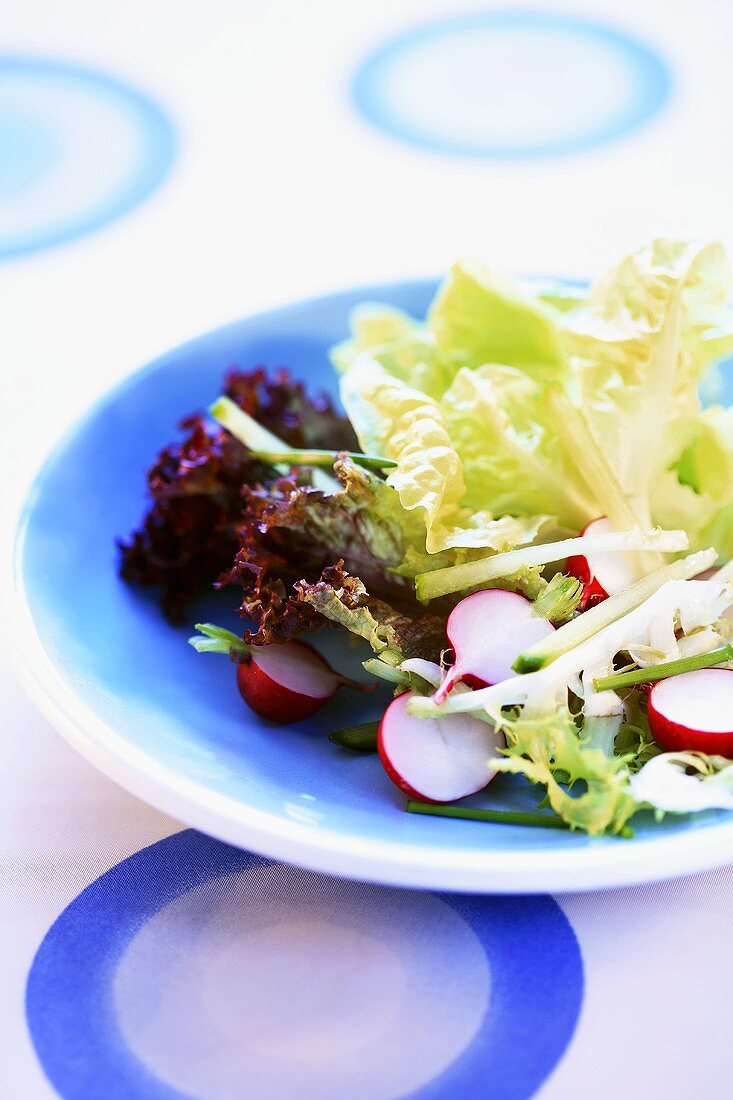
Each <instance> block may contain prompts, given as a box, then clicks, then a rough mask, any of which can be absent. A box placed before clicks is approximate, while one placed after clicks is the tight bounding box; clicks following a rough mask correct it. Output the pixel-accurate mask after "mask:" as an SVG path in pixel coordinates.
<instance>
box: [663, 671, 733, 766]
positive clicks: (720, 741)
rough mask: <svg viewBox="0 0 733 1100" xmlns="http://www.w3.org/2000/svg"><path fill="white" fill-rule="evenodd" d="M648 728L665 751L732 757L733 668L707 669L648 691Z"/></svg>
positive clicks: (670, 680) (666, 681)
mask: <svg viewBox="0 0 733 1100" xmlns="http://www.w3.org/2000/svg"><path fill="white" fill-rule="evenodd" d="M649 728H650V729H651V731H652V734H653V736H654V740H655V741H656V742H657V744H658V745H659V746H660V747H661V748H663V749H664V750H665V751H666V752H683V751H685V750H687V751H690V750H692V751H695V752H706V753H711V754H713V755H718V756H730V757H733V669H728V668H704V669H698V670H697V671H695V672H683V673H682V674H681V675H680V676H670V678H669V679H668V680H660V681H659V683H657V684H655V685H654V687H653V688H652V689H651V691H650V692H649Z"/></svg>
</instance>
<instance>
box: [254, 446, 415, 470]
mask: <svg viewBox="0 0 733 1100" xmlns="http://www.w3.org/2000/svg"><path fill="white" fill-rule="evenodd" d="M252 454H253V455H254V456H255V458H259V459H262V461H263V462H266V463H267V464H268V465H269V466H278V465H281V464H285V465H288V466H323V467H326V468H328V469H330V468H331V467H332V466H333V464H334V462H335V461H336V459H337V458H340V457H341V456H344V457H346V458H350V459H351V461H352V462H353V463H355V464H356V465H357V466H363V467H364V469H365V470H390V469H392V468H393V467H395V466H396V465H397V463H396V462H394V461H393V460H392V459H391V458H383V457H382V456H381V455H365V454H360V453H358V452H357V451H314V450H305V451H270V450H267V451H263V450H253V451H252Z"/></svg>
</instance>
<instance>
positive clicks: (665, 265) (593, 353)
mask: <svg viewBox="0 0 733 1100" xmlns="http://www.w3.org/2000/svg"><path fill="white" fill-rule="evenodd" d="M729 293H730V274H729V271H728V267H727V262H726V259H725V254H724V252H723V249H722V247H721V246H720V245H717V244H710V245H699V244H695V243H689V242H684V241H668V240H657V241H653V242H652V243H651V244H650V245H648V246H647V247H646V248H643V249H641V250H639V251H638V252H636V253H634V254H633V255H631V256H628V257H626V258H625V259H624V260H622V261H621V263H619V264H618V265H617V266H616V267H615V268H612V269H611V271H609V272H608V273H607V274H606V275H605V276H603V278H601V279H600V280H599V281H598V282H597V283H596V284H595V286H594V287H593V289H592V291H591V294H590V297H589V300H588V304H587V306H586V307H585V308H582V309H580V310H575V311H572V312H571V313H569V314H568V315H567V316H566V318H565V324H564V326H563V330H562V345H563V348H564V351H565V354H566V355H567V358H568V361H569V364H570V369H571V376H570V382H569V384H567V385H566V393H567V396H568V397H569V400H570V401H571V402H572V404H573V406H574V408H575V410H576V412H577V414H578V416H577V417H574V416H573V415H570V413H568V415H562V412H561V410H558V413H559V415H558V418H557V430H558V432H559V434H560V435H561V437H562V439H563V443H564V445H565V448H566V451H567V453H568V456H569V457H570V458H573V457H574V458H575V461H576V465H577V467H578V472H579V474H580V476H584V477H585V478H586V480H587V482H588V485H589V488H591V489H592V491H593V494H594V496H595V498H596V501H597V504H598V510H599V514H605V515H608V516H609V518H610V519H611V520H612V521H613V522H614V523H615V524H616V525H617V526H619V527H621V526H626V525H627V524H628V520H629V516H631V517H632V518H633V520H634V522H636V523H637V524H638V525H639V526H641V527H643V528H648V527H650V526H652V525H653V524H654V523H655V522H658V518H657V516H655V514H654V509H653V500H652V498H653V492H654V488H655V485H656V482H657V481H658V480H659V478H660V477H663V476H664V473H665V469H666V468H667V467H666V466H665V463H666V462H669V458H670V456H669V447H668V443H669V439H670V431H671V430H672V428H671V426H673V425H674V422H675V421H676V420H677V419H679V418H683V419H689V417H690V416H696V415H698V414H699V398H698V394H697V382H698V381H699V379H700V376H701V374H702V372H703V371H704V370H705V368H706V367H707V366H708V364H709V363H710V362H711V360H712V359H713V358H714V357H717V356H719V355H721V354H724V353H727V352H730V351H733V328H731V324H730V316H729V310H728V306H727V302H728V298H729ZM579 443H580V446H579V445H578V444H579ZM590 449H592V450H594V451H595V456H594V461H590V462H589V461H588V452H589V450H590ZM683 526H685V527H686V525H684V524H683Z"/></svg>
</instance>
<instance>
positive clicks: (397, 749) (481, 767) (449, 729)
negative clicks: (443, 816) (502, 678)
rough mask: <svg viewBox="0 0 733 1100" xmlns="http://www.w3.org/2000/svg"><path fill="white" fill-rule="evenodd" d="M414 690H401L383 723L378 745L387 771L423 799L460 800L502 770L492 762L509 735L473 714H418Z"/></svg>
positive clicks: (413, 794) (399, 785)
mask: <svg viewBox="0 0 733 1100" xmlns="http://www.w3.org/2000/svg"><path fill="white" fill-rule="evenodd" d="M411 697H412V693H411V692H405V694H404V695H399V696H398V697H397V698H396V699H395V700H394V701H393V702H392V703H390V705H389V706H388V707H387V710H386V711H385V713H384V716H383V718H382V721H381V722H380V724H379V735H378V737H377V749H378V751H379V758H380V760H381V761H382V764H383V765H384V770H385V771H386V772H387V775H388V776H389V777H390V779H391V780H392V782H393V783H395V784H396V785H397V786H398V787H399V788H400V790H402V791H404V792H405V794H407V795H409V796H410V798H417V799H420V800H421V801H423V802H454V801H455V800H456V799H457V798H465V797H467V795H469V794H475V793H476V791H480V790H482V789H483V788H484V787H485V786H486V784H487V783H488V782H489V781H490V780H491V779H493V778H494V775H495V774H496V772H495V771H494V769H493V768H492V767H491V766H490V761H491V760H492V759H495V757H496V756H497V754H498V751H499V749H501V748H503V747H504V744H505V741H504V736H503V734H501V733H497V731H496V730H495V729H494V727H493V726H490V725H488V724H487V723H486V722H482V721H480V720H479V719H478V718H472V717H470V716H469V715H467V714H461V715H458V716H455V715H449V716H448V717H446V718H415V717H414V716H413V715H412V714H408V713H407V704H408V701H409V700H410V698H411Z"/></svg>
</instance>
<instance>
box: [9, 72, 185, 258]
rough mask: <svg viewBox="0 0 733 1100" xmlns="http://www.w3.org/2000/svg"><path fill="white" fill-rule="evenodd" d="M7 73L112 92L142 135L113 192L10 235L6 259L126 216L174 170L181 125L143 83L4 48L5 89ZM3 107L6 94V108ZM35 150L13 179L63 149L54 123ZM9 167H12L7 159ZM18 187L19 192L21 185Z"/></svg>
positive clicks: (31, 177)
mask: <svg viewBox="0 0 733 1100" xmlns="http://www.w3.org/2000/svg"><path fill="white" fill-rule="evenodd" d="M5 76H11V77H15V76H20V77H23V78H29V79H30V80H31V81H32V82H33V83H34V84H36V85H37V86H38V87H39V88H43V87H44V86H46V85H48V84H50V85H51V86H52V87H53V86H54V85H56V86H58V85H68V86H73V87H75V88H81V89H83V90H84V91H85V92H86V93H88V95H89V97H90V98H91V99H93V98H94V97H95V96H96V97H99V96H100V95H101V96H104V97H105V98H108V99H109V98H111V99H112V100H114V101H115V102H116V103H117V104H120V105H123V106H124V109H125V111H126V113H127V115H128V116H129V118H130V120H131V122H132V123H133V125H134V127H135V133H136V135H137V136H138V138H139V141H140V150H139V155H138V157H137V159H136V162H135V163H134V164H131V165H130V170H129V174H128V175H127V177H126V178H125V179H124V180H123V181H122V182H120V183H119V184H117V185H116V186H115V187H113V188H112V189H111V190H110V192H109V194H108V195H106V196H104V197H103V198H102V199H100V200H95V202H94V203H93V204H92V205H91V206H90V207H89V208H88V209H81V210H79V211H77V212H75V213H72V214H70V215H67V214H65V213H64V212H63V211H60V213H59V215H58V218H57V220H54V219H53V218H49V219H48V220H44V222H43V224H41V225H39V226H38V228H37V229H36V230H33V229H29V231H28V232H27V233H26V234H25V235H24V236H20V237H19V238H18V239H10V240H7V241H6V242H5V243H3V241H2V240H1V239H0V259H11V258H15V257H17V256H21V255H26V254H28V253H32V252H37V251H39V250H41V249H46V248H51V247H55V246H56V245H60V244H66V243H67V242H69V241H72V240H75V239H76V238H78V237H82V236H86V235H87V234H89V233H92V232H94V231H95V230H97V229H99V228H101V227H102V226H103V225H106V224H108V223H109V222H112V221H114V220H116V219H117V218H119V217H121V216H122V215H123V214H125V213H127V211H129V210H130V209H131V208H132V207H134V206H136V205H137V204H138V203H140V202H142V201H143V200H144V199H145V198H147V197H148V195H150V194H151V192H152V191H154V190H155V189H156V188H157V187H158V186H159V184H160V183H161V182H162V181H163V179H164V178H165V177H166V176H167V174H168V172H169V171H170V168H171V165H172V164H173V161H174V159H175V154H176V149H177V144H178V142H177V137H176V132H175V129H174V127H173V124H172V123H171V121H170V119H169V118H168V116H167V115H166V114H165V112H164V111H163V110H162V109H161V107H160V106H159V105H158V104H157V103H156V102H155V101H154V100H152V99H151V98H149V97H148V96H147V95H146V94H145V93H144V92H142V91H140V90H139V89H138V88H135V87H133V86H132V85H130V84H127V83H126V82H124V81H122V80H118V79H117V78H116V77H114V76H112V75H110V74H109V73H106V72H103V71H100V70H98V69H95V68H91V67H89V66H86V65H79V64H75V63H72V62H68V61H62V60H58V59H56V58H48V57H32V56H24V55H19V54H0V92H1V91H2V84H1V81H2V78H3V77H5ZM2 109H3V105H2V98H1V96H0V111H2ZM16 121H17V120H16V119H15V117H14V114H13V112H11V113H10V114H9V115H7V118H6V122H7V129H8V132H9V133H11V132H12V131H13V130H14V129H15V123H16ZM28 121H30V120H28ZM35 124H36V127H37V128H38V129H39V130H42V129H43V128H44V126H45V125H46V121H45V120H44V119H43V118H38V119H36V120H35ZM11 152H12V150H8V149H5V151H4V156H5V158H6V159H7V160H8V161H9V160H10V154H11ZM30 152H32V153H33V157H34V161H35V163H34V164H28V165H26V164H22V165H21V166H20V169H19V177H18V179H17V180H16V179H15V178H13V180H12V181H11V182H12V183H13V184H16V183H17V184H20V183H21V182H22V180H23V176H24V175H26V174H27V177H28V179H27V182H29V183H31V182H35V180H36V178H37V177H38V175H39V173H40V172H41V171H42V170H43V169H45V168H48V167H49V166H50V164H51V162H52V159H53V158H52V157H51V156H50V154H51V153H53V152H60V146H59V144H58V141H57V135H55V134H54V132H53V127H52V125H50V126H49V132H48V134H47V141H45V142H44V147H43V148H42V149H41V148H39V149H38V150H31V151H30ZM21 153H22V159H25V158H26V157H27V156H28V155H29V154H28V153H27V151H23V150H21ZM6 168H7V170H8V172H9V171H10V169H9V167H8V166H7V165H6ZM31 169H32V171H31ZM15 190H16V193H17V190H18V189H17V188H16V189H15Z"/></svg>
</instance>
